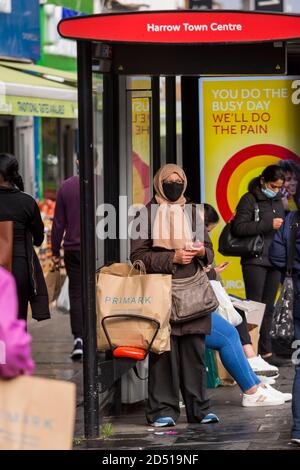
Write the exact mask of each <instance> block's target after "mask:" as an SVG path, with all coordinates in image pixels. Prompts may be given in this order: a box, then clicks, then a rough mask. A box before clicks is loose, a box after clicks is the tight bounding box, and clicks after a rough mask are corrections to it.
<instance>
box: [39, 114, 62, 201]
mask: <svg viewBox="0 0 300 470" xmlns="http://www.w3.org/2000/svg"><path fill="white" fill-rule="evenodd" d="M58 125H59V123H58V119H55V118H43V119H42V136H43V139H42V149H43V151H42V155H43V188H44V199H54V200H55V199H56V193H57V190H58V187H59V182H60V180H61V169H60V164H59V163H60V162H59V139H58V135H59V132H58Z"/></svg>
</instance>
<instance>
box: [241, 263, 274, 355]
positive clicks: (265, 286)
mask: <svg viewBox="0 0 300 470" xmlns="http://www.w3.org/2000/svg"><path fill="white" fill-rule="evenodd" d="M242 268H243V277H244V282H245V289H246V297H247V299H249V300H254V301H256V302H262V303H264V304H266V309H265V314H264V318H263V321H262V324H261V327H260V337H259V343H258V352H259V354H261V355H265V354H268V353H270V352H272V344H271V338H270V330H271V326H272V317H273V311H274V302H275V298H276V294H277V290H278V287H279V284H280V272H279V271H277V269H275V268H271V267H270V268H269V267H266V266H256V265H250V264H249V265H244V266H243V267H242Z"/></svg>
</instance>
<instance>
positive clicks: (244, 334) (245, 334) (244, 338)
mask: <svg viewBox="0 0 300 470" xmlns="http://www.w3.org/2000/svg"><path fill="white" fill-rule="evenodd" d="M236 310H237V311H238V312H239V314H240V315H241V317H242V319H243V321H242V323H240V324H239V325H238V326H236V329H237V331H238V334H239V336H240V340H241V343H242V345H243V346H244V345H245V344H252V341H251V336H250V335H249V330H248V323H247V318H246V315H245V312H244V311H243V310H240V309H239V308H236Z"/></svg>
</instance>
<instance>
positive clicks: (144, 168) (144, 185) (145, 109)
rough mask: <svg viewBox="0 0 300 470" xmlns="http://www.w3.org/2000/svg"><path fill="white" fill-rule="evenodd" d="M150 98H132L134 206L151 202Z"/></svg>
mask: <svg viewBox="0 0 300 470" xmlns="http://www.w3.org/2000/svg"><path fill="white" fill-rule="evenodd" d="M150 156H151V145H150V98H148V97H145V98H144V97H138V98H132V165H133V169H132V171H133V178H132V181H133V195H132V199H133V204H147V203H148V202H149V200H150Z"/></svg>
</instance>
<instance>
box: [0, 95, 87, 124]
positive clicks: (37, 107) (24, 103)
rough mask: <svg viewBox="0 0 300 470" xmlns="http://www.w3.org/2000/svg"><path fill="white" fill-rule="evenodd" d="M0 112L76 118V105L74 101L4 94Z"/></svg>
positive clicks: (14, 114) (17, 114) (0, 103)
mask: <svg viewBox="0 0 300 470" xmlns="http://www.w3.org/2000/svg"><path fill="white" fill-rule="evenodd" d="M0 114H12V115H13V116H39V117H55V118H72V119H76V118H77V116H78V106H77V102H76V101H67V100H49V99H46V98H32V97H24V96H8V95H6V97H5V100H3V99H2V100H1V101H0Z"/></svg>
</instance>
